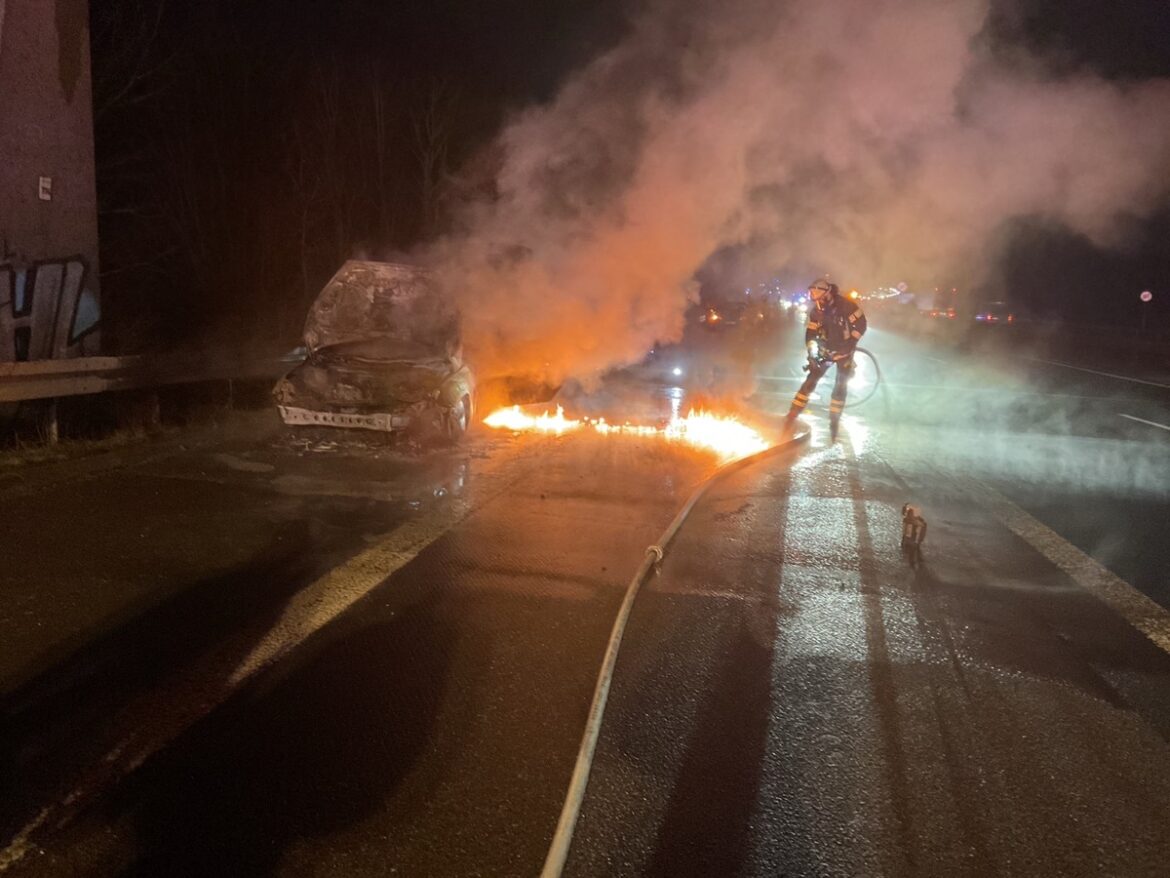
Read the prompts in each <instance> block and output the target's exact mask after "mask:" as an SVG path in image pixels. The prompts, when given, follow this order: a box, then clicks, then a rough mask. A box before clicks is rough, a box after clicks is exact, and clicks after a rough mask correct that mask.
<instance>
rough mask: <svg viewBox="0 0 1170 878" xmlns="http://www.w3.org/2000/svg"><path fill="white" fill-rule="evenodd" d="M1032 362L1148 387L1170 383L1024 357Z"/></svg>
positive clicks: (1164, 385)
mask: <svg viewBox="0 0 1170 878" xmlns="http://www.w3.org/2000/svg"><path fill="white" fill-rule="evenodd" d="M1024 359H1026V360H1031V361H1032V362H1033V363H1047V364H1048V365H1050V366H1063V367H1064V368H1065V369H1076V370H1077V371H1078V372H1088V373H1089V374H1090V375H1101V376H1103V377H1105V378H1116V379H1117V380H1118V381H1132V382H1133V383H1134V384H1146V385H1149V386H1150V387H1162V388H1164V389H1166V390H1170V384H1161V383H1159V382H1157V381H1147V380H1146V379H1145V378H1131V377H1130V376H1128V375H1116V374H1114V373H1113V372H1098V371H1097V370H1096V369H1086V368H1085V367H1084V366H1073V365H1072V364H1070V363H1061V362H1058V361H1057V360H1041V359H1039V358H1038V357H1025V358H1024Z"/></svg>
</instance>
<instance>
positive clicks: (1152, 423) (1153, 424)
mask: <svg viewBox="0 0 1170 878" xmlns="http://www.w3.org/2000/svg"><path fill="white" fill-rule="evenodd" d="M1118 414H1120V415H1121V416H1122V417H1123V418H1129V420H1131V421H1137V422H1138V423H1139V424H1149V425H1150V426H1151V427H1157V428H1158V429H1160V430H1170V427H1167V426H1166V425H1165V424H1159V423H1158V422H1157V421H1147V420H1146V419H1145V418H1135V417H1134V416H1133V415H1126V414H1122V413H1121V412H1118Z"/></svg>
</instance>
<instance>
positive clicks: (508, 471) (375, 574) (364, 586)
mask: <svg viewBox="0 0 1170 878" xmlns="http://www.w3.org/2000/svg"><path fill="white" fill-rule="evenodd" d="M539 457H540V455H534V454H528V455H524V456H521V457H519V458H518V459H517V458H512V459H509V460H505V461H504V462H503V464H502V465H501V466H500V468H499V469H498V470H497V471H495V472H488V473H483V474H481V475H480V476H479V477H478V478H477V480H476V481H477V488H476V491H475V495H474V498H475V499H474V502H472V501H469V500H464V499H462V498H456V499H453V500H451V501H448V502H446V503H439V504H435V505H434V506H432V507H430V508H429V509H427V510H425V511H424V512H422V513H421V514H420V515H419V516H418V517H417V518H413V519H410V520H408V521H406V522H405V523H403V524H402V525H400V526H399V527H397V528H395V529H394V530H393V531H391V532H390V533H389V534H387V535H386V536H385V537H384V538H383V539H382V540H381V541H380V542H379V543H377V544H375V545H373V546H371V547H370V548H368V549H366V550H364V551H362V552H360V553H359V554H357V555H355V556H354V557H352V558H350V559H349V560H348V561H346V562H344V563H342V564H341V565H339V566H338V567H335V568H333V569H332V570H330V571H329V572H328V573H326V574H324V575H323V576H321V577H320V578H318V579H317V580H316V581H315V582H314V583H312V584H311V585H309V586H308V587H306V588H304V589H302V590H301V591H300V592H298V593H297V595H296V596H295V597H294V598H293V599H292V600H291V601H290V602H289V604H288V606H287V607H286V609H285V611H284V613H282V614H281V618H280V619H279V620H278V621H277V622H276V623H275V624H274V625H272V626H270V627H268V629H267V631H266V633H263V635H262V636H261V637H260V639H259V641H258V642H255V643H254V644H253V645H251V646H250V648H249V646H248V641H249V640H253V641H255V640H256V637H257V634H258V632H257V631H256V630H254V629H253V630H250V631H248V630H245V631H241V632H239V633H238V634H237V635H236V637H235V638H233V639H232V640H231V641H230V642H227V643H224V644H222V645H221V646H220V647H219V648H217V649H215V650H214V651H213V652H211V653H209V654H207V655H204V656H203V658H202V659H200V660H197V661H196V662H195V663H194V665H193V666H192V667H191V668H189V669H187V670H184V671H183V672H182V675H181V679H180V680H179V681H177V682H175V683H173V684H172V685H165V686H162V687H159V688H157V689H154V690H150V691H147V692H145V693H143V694H142V695H140V696H139V697H137V698H135V699H134V700H133V701H131V702H130V703H129V704H127V705H125V706H124V707H123V708H122V709H121V710H119V711H118V713H117V718H116V720H115V723H116V727H117V728H122V729H132V730H133V731H132V732H130V733H129V734H128V735H127V736H126V737H125V738H123V739H122V740H121V741H120V742H119V743H118V744H117V745H115V746H114V747H113V748H112V749H111V750H110V751H109V752H108V753H106V754H105V755H104V756H103V757H102V758H100V759H98V760H96V761H95V762H94V763H92V764H90V765H88V766H85V767H82V768H81V770H80V771H79V776H78V778H77V780H76V781H75V782H74V783H73V787H72V790H71V791H70V792H69V793H68V794H67V795H65V796H64V797H63V798H62V799H61V800H60V801H58V802H53V803H50V804H48V805H46V806H45V807H43V808H42V809H41V810H40V811H39V813H38V814H37V816H36V817H34V818H33V819H32V820H31V821H30V822H29V823H28V824H27V825H25V826H24V827H23V828H21V829H20V830H19V831H18V832H17V833H16V834H15V835H13V836H12V837H11V838H10V839H9V840H7V844H6V845H5V846H4V847H3V848H0V873H3V872H5V871H6V870H7V869H9V868H10V867H12V866H14V865H16V863H18V862H19V861H20V860H21V859H23V858H24V857H25V856H26V855H28V854H29V853H31V852H33V851H34V850H35V849H36V846H35V844H34V843H33V841H32V838H33V836H34V835H35V834H36V833H37V832H39V831H40V830H41V829H43V828H44V827H46V826H50V825H56V826H61V825H63V824H64V822H66V820H67V819H68V817H69V815H71V814H72V813H74V812H75V811H76V810H77V809H79V808H80V807H83V806H84V804H85V803H86V802H87V801H88V800H89V799H90V798H91V797H92V796H93V795H95V794H97V793H98V792H100V791H101V790H103V789H105V788H107V787H108V786H110V785H112V784H114V783H116V782H117V781H119V780H120V779H121V778H123V777H125V776H126V775H128V774H130V773H131V772H132V771H134V770H135V769H137V768H138V767H139V766H140V765H142V764H143V763H144V762H145V761H146V760H147V759H149V758H150V757H151V756H153V755H154V754H156V753H158V752H159V751H160V750H162V749H163V748H164V747H166V746H167V745H168V744H170V743H171V742H172V741H174V740H175V739H177V738H178V737H179V736H180V735H182V734H183V733H184V732H185V731H187V729H189V728H190V727H191V726H193V725H194V724H195V723H197V722H198V721H199V720H201V719H203V718H204V717H205V716H207V715H208V714H210V713H211V712H212V711H213V710H215V709H216V708H217V707H218V706H219V705H220V704H222V703H223V702H224V701H226V700H227V699H228V698H229V697H231V695H232V694H234V692H235V691H236V690H237V689H239V687H240V686H241V685H243V684H244V683H245V682H247V681H248V679H249V678H251V677H253V676H254V675H255V674H256V673H257V672H259V671H261V670H263V669H265V668H267V667H269V666H271V665H272V664H273V663H274V662H275V661H277V660H278V659H280V658H282V657H284V656H285V655H287V654H289V653H290V652H292V651H293V650H294V649H295V648H296V647H298V646H299V645H300V644H301V643H303V642H304V641H305V640H306V639H307V638H308V637H310V636H311V635H312V634H314V633H316V632H317V631H318V630H320V629H321V628H322V627H324V626H325V625H327V624H328V623H329V622H331V621H333V620H334V619H336V618H337V617H338V616H339V615H341V613H343V612H344V611H345V610H346V609H348V608H350V607H352V606H353V605H354V604H355V603H357V601H359V600H360V599H361V598H363V597H365V596H366V595H367V594H369V593H370V592H371V591H373V590H374V589H375V588H377V587H378V586H380V585H381V584H382V583H384V582H385V581H386V580H387V579H389V578H390V577H391V576H392V575H393V574H394V573H395V572H397V571H398V570H400V569H401V568H402V567H404V566H406V565H407V564H408V563H410V562H411V561H413V560H414V559H415V558H416V557H417V556H418V555H419V553H421V552H422V551H423V550H424V549H426V548H427V547H428V546H430V545H431V544H432V543H434V542H435V541H436V540H438V539H439V538H440V537H442V536H443V535H444V534H446V533H447V532H449V531H450V530H451V529H452V528H453V527H455V526H456V525H458V524H459V523H461V522H462V521H464V520H465V519H467V518H468V517H469V516H471V515H472V514H473V513H475V512H477V511H479V510H480V509H482V508H483V507H484V506H486V505H488V504H489V503H491V502H492V501H493V500H495V499H496V498H497V497H499V496H500V495H501V494H503V493H504V492H505V491H507V490H508V488H509V487H511V486H512V485H513V484H515V483H516V482H518V481H520V480H521V479H522V478H524V477H525V476H526V475H527V474H528V472H529V471H530V470H531V468H532V466H533V465H534V461H536V460H538V459H539ZM241 653H243V654H244V658H243V659H242V660H241V659H240V658H239V656H240V655H241Z"/></svg>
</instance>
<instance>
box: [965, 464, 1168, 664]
mask: <svg viewBox="0 0 1170 878" xmlns="http://www.w3.org/2000/svg"><path fill="white" fill-rule="evenodd" d="M963 482H964V485H965V486H966V487H967V489H968V490H969V491H970V492H971V493H972V494H974V495H976V496H978V497H980V499H981V500H982V502H983V503H984V504H985V505H986V506H987V507H988V509H989V510H990V511H991V513H992V514H993V515H995V517H996V518H998V519H999V520H1000V521H1001V522H1002V523H1003V524H1004V525H1005V526H1006V527H1007V528H1008V529H1009V530H1011V531H1012V532H1013V533H1015V534H1016V535H1017V536H1019V537H1020V538H1021V539H1023V540H1024V541H1025V542H1026V543H1028V544H1029V545H1030V546H1032V548H1034V549H1035V550H1036V551H1038V552H1039V553H1040V554H1042V555H1043V556H1044V557H1045V558H1047V559H1048V560H1049V561H1051V562H1052V563H1053V564H1055V565H1056V566H1057V567H1059V568H1060V569H1061V570H1063V571H1064V573H1065V574H1066V575H1067V576H1069V577H1070V578H1071V579H1072V580H1073V581H1074V582H1076V583H1077V584H1078V585H1080V586H1081V587H1082V588H1084V589H1085V590H1086V591H1088V592H1089V593H1090V594H1093V595H1095V596H1096V597H1097V598H1098V599H1099V600H1101V601H1102V602H1103V603H1105V604H1107V605H1108V606H1109V607H1111V608H1112V609H1113V610H1114V611H1115V612H1117V613H1119V614H1120V615H1121V616H1122V617H1123V618H1124V619H1125V620H1126V621H1128V622H1129V623H1130V624H1131V625H1133V626H1134V627H1135V628H1137V629H1138V631H1140V632H1142V634H1144V635H1146V637H1148V638H1149V639H1150V640H1151V641H1152V642H1153V643H1154V645H1156V646H1157V647H1158V648H1159V649H1161V650H1162V651H1163V652H1166V653H1170V611H1168V610H1166V609H1165V608H1164V607H1162V606H1161V605H1159V604H1157V603H1155V602H1154V601H1152V600H1150V598H1148V597H1146V595H1144V594H1143V593H1142V592H1140V591H1138V590H1137V589H1136V588H1134V587H1133V586H1132V585H1130V584H1129V583H1128V582H1126V581H1125V580H1124V579H1122V578H1121V577H1119V576H1117V575H1116V574H1115V573H1113V572H1111V571H1109V570H1106V569H1105V568H1104V567H1103V566H1102V565H1101V564H1100V563H1099V562H1097V561H1096V560H1094V559H1093V558H1091V557H1089V556H1088V555H1086V554H1085V553H1084V552H1082V551H1081V550H1080V549H1078V548H1077V547H1076V546H1074V545H1073V544H1072V543H1070V542H1068V540H1066V539H1064V538H1063V537H1062V536H1060V535H1059V534H1058V533H1056V532H1055V531H1054V530H1052V529H1051V528H1049V527H1048V526H1047V525H1045V524H1042V523H1041V522H1040V521H1038V520H1037V519H1035V518H1033V517H1032V516H1031V515H1029V514H1028V513H1027V512H1025V511H1024V510H1023V509H1021V508H1020V507H1019V506H1017V505H1016V504H1015V503H1013V502H1012V501H1011V500H1009V499H1008V498H1007V497H1005V496H1004V495H1003V494H1001V493H999V491H996V490H995V489H994V488H991V487H989V486H987V485H985V484H983V483H982V482H976V481H974V480H971V479H964V480H963Z"/></svg>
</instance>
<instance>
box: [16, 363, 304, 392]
mask: <svg viewBox="0 0 1170 878" xmlns="http://www.w3.org/2000/svg"><path fill="white" fill-rule="evenodd" d="M302 359H304V357H303V354H301V353H300V352H299V351H293V352H289V353H286V354H282V355H281V354H268V355H252V356H243V355H240V354H219V355H216V354H198V355H164V356H157V357H145V356H135V357H78V358H75V359H68V360H37V361H35V362H27V363H0V402H21V401H24V400H31V399H55V398H58V397H63V396H79V395H83V394H89V393H106V392H107V391H112V390H134V389H139V388H146V387H162V386H164V385H168V384H189V383H195V382H200V381H230V380H245V379H259V378H271V379H273V380H275V379H276V378H279V377H280V376H281V375H283V374H285V373H286V372H288V371H289V370H290V369H292V368H293V367H294V366H296V365H297V364H298V363H300V362H301V360H302Z"/></svg>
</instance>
